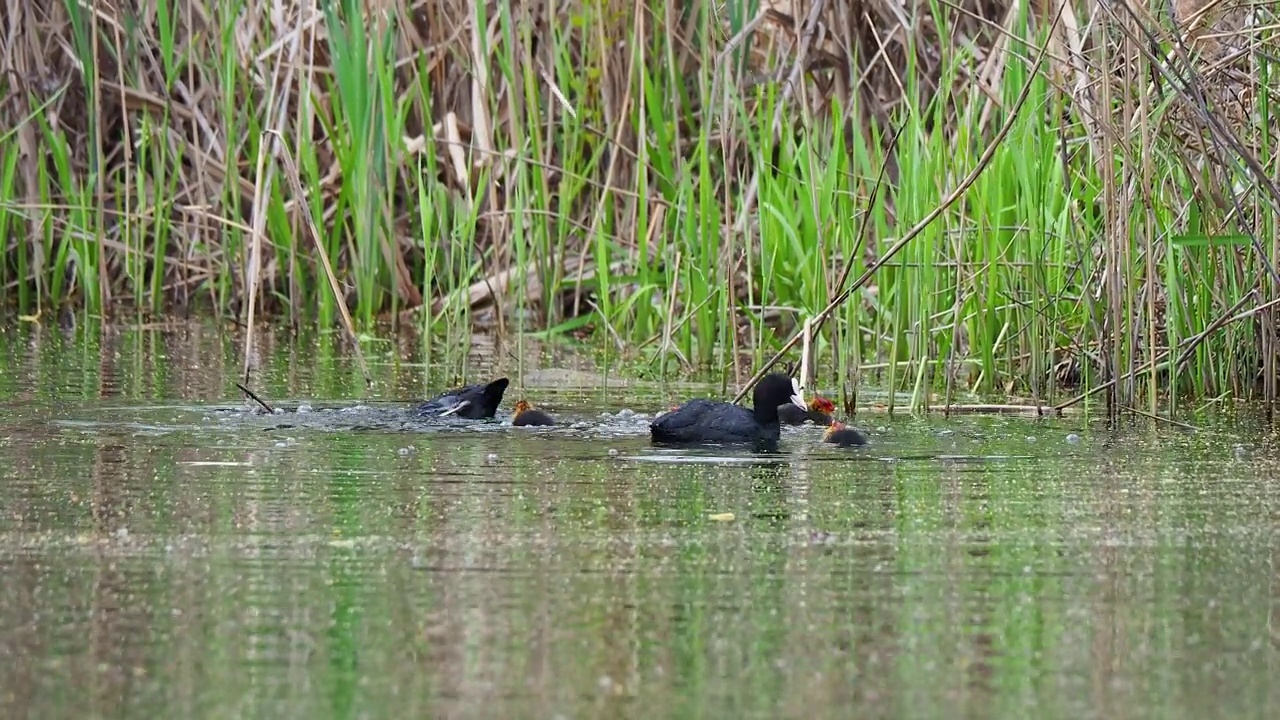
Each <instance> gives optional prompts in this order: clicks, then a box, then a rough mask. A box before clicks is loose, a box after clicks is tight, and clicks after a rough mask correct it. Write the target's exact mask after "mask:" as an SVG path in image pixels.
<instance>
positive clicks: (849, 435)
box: [822, 420, 867, 447]
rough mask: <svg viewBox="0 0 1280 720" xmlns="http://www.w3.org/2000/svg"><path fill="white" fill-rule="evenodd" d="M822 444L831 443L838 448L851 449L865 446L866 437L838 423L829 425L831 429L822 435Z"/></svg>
mask: <svg viewBox="0 0 1280 720" xmlns="http://www.w3.org/2000/svg"><path fill="white" fill-rule="evenodd" d="M822 442H828V443H832V444H834V445H839V446H840V447H853V446H855V445H866V444H867V436H866V435H863V434H862V433H860V432H858V431H857V430H854V429H853V428H851V427H849V426H848V425H845V424H844V423H842V422H840V421H838V420H837V421H835V422H832V423H831V427H829V428H827V431H826V432H825V433H823V434H822Z"/></svg>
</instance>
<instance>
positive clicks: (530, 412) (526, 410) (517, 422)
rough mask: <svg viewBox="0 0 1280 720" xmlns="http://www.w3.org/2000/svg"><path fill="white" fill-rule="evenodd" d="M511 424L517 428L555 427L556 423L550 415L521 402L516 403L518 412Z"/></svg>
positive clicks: (512, 418)
mask: <svg viewBox="0 0 1280 720" xmlns="http://www.w3.org/2000/svg"><path fill="white" fill-rule="evenodd" d="M511 424H512V425H513V426H515V427H525V426H530V425H555V424H556V421H555V419H554V418H552V417H551V416H550V415H548V414H546V413H545V412H543V411H541V410H539V409H538V408H536V407H534V406H532V405H530V404H529V403H528V402H526V401H524V400H521V401H520V402H518V403H516V411H515V412H514V413H513V414H512V415H511Z"/></svg>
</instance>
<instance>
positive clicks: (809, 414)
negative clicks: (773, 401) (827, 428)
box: [778, 395, 836, 425]
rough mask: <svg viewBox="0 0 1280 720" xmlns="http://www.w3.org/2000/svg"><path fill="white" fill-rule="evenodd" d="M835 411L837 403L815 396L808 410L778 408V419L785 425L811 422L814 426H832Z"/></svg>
mask: <svg viewBox="0 0 1280 720" xmlns="http://www.w3.org/2000/svg"><path fill="white" fill-rule="evenodd" d="M835 411H836V404H835V403H833V402H831V401H830V400H828V399H827V398H824V397H822V396H821V395H814V396H813V399H812V400H810V401H809V409H808V410H801V409H800V408H798V407H796V406H794V405H780V406H778V419H779V420H781V421H782V422H783V424H785V425H803V424H805V422H811V423H813V424H814V425H830V424H831V422H832V420H833V418H832V415H833V414H834V413H835Z"/></svg>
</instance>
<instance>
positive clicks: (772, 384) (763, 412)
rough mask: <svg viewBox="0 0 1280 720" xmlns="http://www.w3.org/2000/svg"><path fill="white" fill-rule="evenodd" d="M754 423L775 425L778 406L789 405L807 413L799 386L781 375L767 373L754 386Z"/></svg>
mask: <svg viewBox="0 0 1280 720" xmlns="http://www.w3.org/2000/svg"><path fill="white" fill-rule="evenodd" d="M754 400H755V416H756V422H757V423H760V424H761V425H775V424H777V422H778V406H779V405H786V404H791V405H795V406H796V407H798V408H800V409H801V410H804V411H807V410H808V409H809V408H808V406H806V405H805V404H804V394H803V393H802V392H800V387H799V385H798V384H797V383H796V382H795V381H793V380H792V379H791V378H790V377H788V376H786V375H783V374H782V373H769V374H768V375H765V376H764V378H763V379H761V380H760V382H759V383H757V384H756V391H755V395H754Z"/></svg>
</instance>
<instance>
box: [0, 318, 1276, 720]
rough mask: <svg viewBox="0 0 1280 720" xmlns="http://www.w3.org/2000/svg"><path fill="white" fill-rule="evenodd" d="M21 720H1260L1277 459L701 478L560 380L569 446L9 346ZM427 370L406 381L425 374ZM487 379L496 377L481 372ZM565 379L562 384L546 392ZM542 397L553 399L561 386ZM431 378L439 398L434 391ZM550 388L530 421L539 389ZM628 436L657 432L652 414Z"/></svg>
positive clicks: (288, 373)
mask: <svg viewBox="0 0 1280 720" xmlns="http://www.w3.org/2000/svg"><path fill="white" fill-rule="evenodd" d="M0 343H2V344H3V347H2V348H0V359H3V361H4V363H5V367H6V372H5V373H4V375H3V379H0V478H2V479H0V575H2V576H3V578H4V582H3V583H0V662H2V663H3V666H4V668H5V671H4V672H3V673H0V714H2V715H3V716H4V717H15V718H16V717H42V718H51V717H77V718H79V717H101V718H123V717H191V718H226V717H264V718H266V717H270V718H285V717H298V718H304V717H305V718H329V717H335V718H336V717H344V718H345V717H378V718H382V717H385V718H404V717H491V718H524V717H541V718H555V717H563V718H583V717H681V718H685V717H704V718H711V717H733V718H828V717H830V718H846V717H894V718H915V717H982V718H1022V717H1061V718H1082V717H1109V718H1110V717H1124V718H1209V717H1231V718H1243V717H1266V716H1269V714H1270V712H1271V708H1272V706H1273V705H1274V704H1275V703H1276V702H1277V701H1278V700H1280V690H1277V689H1273V688H1275V687H1276V684H1275V683H1274V682H1273V678H1274V677H1275V668H1276V667H1277V666H1278V664H1280V653H1278V652H1277V635H1276V630H1275V628H1276V624H1277V619H1276V608H1277V607H1280V602H1278V596H1280V593H1278V592H1277V575H1276V567H1275V562H1276V561H1275V558H1276V551H1277V547H1278V545H1277V537H1278V535H1277V519H1280V491H1277V489H1276V488H1277V485H1276V482H1275V480H1274V479H1273V478H1275V477H1277V476H1278V475H1280V473H1277V469H1278V468H1277V462H1276V460H1275V457H1276V454H1275V449H1274V438H1273V437H1272V435H1271V434H1270V432H1269V431H1267V430H1265V429H1264V426H1263V425H1262V424H1261V423H1260V422H1258V421H1257V420H1255V419H1253V418H1251V417H1249V416H1248V415H1247V414H1225V413H1224V414H1221V415H1204V416H1200V417H1196V418H1194V420H1195V425H1196V426H1197V427H1198V428H1199V429H1198V430H1196V431H1189V430H1185V429H1180V428H1176V427H1170V426H1167V425H1166V426H1155V425H1151V424H1148V423H1141V424H1132V425H1127V426H1124V427H1120V428H1111V429H1108V428H1106V427H1105V426H1102V425H1099V424H1097V423H1093V422H1090V421H1088V420H1087V419H1086V418H1085V417H1083V416H1068V417H1065V418H1061V419H1055V420H1040V421H1036V420H1029V419H1025V418H1011V417H991V416H959V417H953V418H950V419H945V418H941V417H934V416H931V417H923V418H922V417H914V418H913V417H906V416H894V417H888V416H885V415H875V414H869V413H867V414H860V415H859V416H858V417H857V418H855V419H854V424H856V425H857V426H859V427H860V428H863V429H865V430H867V431H868V433H869V434H870V437H871V442H870V444H869V445H868V446H866V447H863V448H836V447H831V446H829V445H824V444H823V443H821V442H820V439H821V432H822V429H821V428H814V427H807V428H798V429H797V428H787V429H786V430H784V435H783V440H782V451H781V452H780V453H779V454H777V455H771V456H753V455H750V454H748V453H744V452H741V451H736V450H732V449H727V448H721V449H704V450H696V451H692V450H689V451H672V450H665V449H658V448H653V447H651V446H650V444H649V442H648V436H647V424H646V415H649V414H651V413H652V412H653V411H654V410H656V409H662V408H665V407H668V406H669V404H670V402H671V401H672V400H673V399H674V398H677V397H688V396H691V395H692V394H694V393H696V392H703V393H707V394H714V393H716V389H715V388H711V387H702V388H697V387H696V386H692V385H683V386H680V387H678V388H676V389H670V390H662V389H660V388H658V386H656V385H652V384H642V383H638V382H632V383H627V382H623V381H616V380H614V381H611V384H609V385H607V386H606V385H605V384H603V383H601V382H599V381H597V382H595V383H594V384H591V383H588V382H587V380H588V379H589V378H591V377H597V378H598V377H599V375H598V374H597V375H594V376H593V375H592V374H591V372H590V371H589V370H588V369H587V365H585V364H584V363H585V361H583V360H582V359H581V358H574V357H568V356H558V355H556V354H554V353H545V354H540V355H539V356H538V358H536V359H534V360H530V361H528V362H527V363H526V368H525V374H524V379H525V382H521V380H520V376H518V375H516V374H514V373H512V372H511V371H510V369H509V368H504V367H499V366H494V367H488V366H481V365H479V364H478V363H473V364H469V365H468V368H469V372H477V373H479V374H481V375H483V374H486V373H489V372H490V371H493V372H498V371H503V372H507V373H508V374H510V375H511V377H512V381H513V382H512V392H509V394H508V396H507V399H506V400H505V401H504V404H503V408H502V411H501V415H502V416H503V417H505V416H506V415H508V414H509V412H510V409H511V406H512V405H513V404H514V402H515V400H517V399H519V398H520V397H527V398H529V399H530V401H531V402H533V403H534V404H535V405H537V406H539V407H544V408H546V409H547V410H548V411H550V412H552V413H553V414H554V415H555V417H556V418H557V421H558V422H559V424H558V425H557V426H556V427H552V428H535V429H528V428H511V427H509V426H507V425H506V424H505V420H503V419H502V418H500V419H499V420H498V421H496V422H494V423H491V424H487V425H484V426H482V427H475V426H470V427H452V428H445V429H439V428H429V427H423V426H421V425H417V424H415V423H414V422H412V421H411V420H410V419H409V418H408V416H407V414H406V413H405V412H404V410H405V408H407V407H408V405H409V403H410V401H412V400H415V399H420V398H422V397H425V396H426V395H427V393H428V391H429V390H434V389H438V388H440V387H441V386H443V385H444V381H443V380H441V381H440V382H439V383H436V382H435V381H434V380H431V381H426V380H424V377H428V375H427V374H426V373H424V369H423V368H422V367H421V366H420V365H417V364H415V362H414V361H412V359H411V358H412V357H413V355H412V353H410V354H407V355H401V354H399V353H397V352H389V353H388V354H387V356H386V357H385V358H383V359H381V360H377V359H371V369H372V371H373V373H374V376H375V384H374V390H373V392H372V393H371V394H369V395H366V394H365V393H364V391H363V389H362V381H361V380H360V378H359V373H358V371H356V370H354V369H353V366H352V363H351V361H350V360H349V359H348V358H346V357H345V356H343V355H342V354H341V353H337V352H334V351H332V349H326V346H325V344H324V341H320V342H318V343H316V342H312V341H306V342H300V343H290V342H286V341H278V342H277V341H273V342H267V343H265V344H264V346H263V347H264V349H263V351H262V352H263V356H262V360H261V364H260V366H261V370H260V376H261V381H260V383H259V386H258V387H257V389H259V390H261V392H262V393H263V395H264V397H266V398H269V399H271V400H272V401H274V402H276V403H277V404H278V405H279V406H280V408H282V409H283V410H282V411H281V412H279V413H277V414H275V415H265V414H262V413H255V412H252V411H251V410H250V409H249V406H248V405H246V404H245V403H244V402H243V401H242V399H241V398H240V396H239V394H238V393H237V391H236V390H235V388H234V386H233V384H232V383H234V379H232V378H235V377H236V375H237V372H238V363H239V357H240V356H239V354H238V352H239V348H238V346H237V345H236V344H235V343H234V342H232V340H231V339H229V338H228V337H226V336H224V335H222V334H220V333H218V332H217V331H215V330H213V329H210V328H209V327H208V326H201V325H192V326H174V327H172V328H169V329H167V330H165V331H122V332H112V333H105V334H101V335H97V334H93V335H89V336H86V335H84V334H80V335H77V334H68V335H61V334H58V333H53V332H46V333H45V334H43V335H41V336H39V337H36V336H33V335H31V334H26V335H21V334H18V333H6V334H3V335H0ZM406 357H407V358H410V359H409V360H406V359H404V358H406ZM473 367H478V368H479V370H473V369H471V368H473ZM540 377H541V378H546V379H547V381H546V382H545V383H542V384H539V382H537V380H538V378H540ZM531 380H532V381H531ZM428 385H429V386H430V387H428ZM517 388H520V390H519V391H518V392H517V391H516V389H517ZM633 413H634V414H633Z"/></svg>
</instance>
